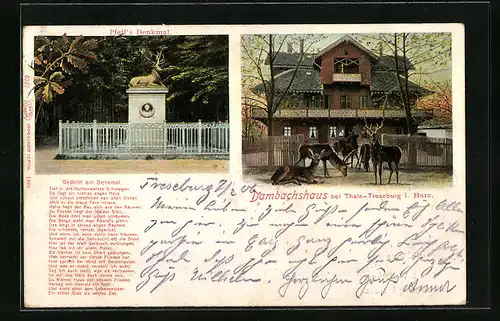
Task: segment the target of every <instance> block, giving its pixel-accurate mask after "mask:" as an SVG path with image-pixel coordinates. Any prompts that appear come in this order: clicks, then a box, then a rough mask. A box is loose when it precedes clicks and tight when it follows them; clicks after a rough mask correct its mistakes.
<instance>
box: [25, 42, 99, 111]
mask: <svg viewBox="0 0 500 321" xmlns="http://www.w3.org/2000/svg"><path fill="white" fill-rule="evenodd" d="M35 47H36V55H35V57H34V69H35V77H34V84H35V96H36V99H37V100H38V101H43V102H45V103H50V102H52V100H53V99H54V97H55V96H56V95H62V94H63V93H64V91H65V89H66V88H67V87H68V86H69V85H70V84H71V79H68V80H64V79H65V78H67V76H68V75H71V74H72V73H74V72H75V70H79V71H84V70H86V69H87V66H88V63H89V60H92V59H96V54H95V52H94V50H96V49H97V47H98V42H97V40H96V39H87V40H84V38H83V37H74V38H70V37H68V36H66V34H64V35H62V37H60V38H48V37H37V38H36V39H35Z"/></svg>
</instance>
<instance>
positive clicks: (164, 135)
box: [163, 120, 167, 154]
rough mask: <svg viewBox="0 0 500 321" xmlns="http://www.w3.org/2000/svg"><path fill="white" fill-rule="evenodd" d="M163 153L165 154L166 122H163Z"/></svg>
mask: <svg viewBox="0 0 500 321" xmlns="http://www.w3.org/2000/svg"><path fill="white" fill-rule="evenodd" d="M163 153H164V154H166V153H167V121H166V120H164V121H163Z"/></svg>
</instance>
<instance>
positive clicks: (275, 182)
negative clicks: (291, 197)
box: [272, 167, 290, 185]
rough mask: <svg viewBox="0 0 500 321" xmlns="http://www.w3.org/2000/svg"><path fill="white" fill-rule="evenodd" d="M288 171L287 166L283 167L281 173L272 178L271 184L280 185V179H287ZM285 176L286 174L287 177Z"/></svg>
mask: <svg viewBox="0 0 500 321" xmlns="http://www.w3.org/2000/svg"><path fill="white" fill-rule="evenodd" d="M289 173H290V170H289V169H288V167H285V168H284V169H283V173H281V174H280V175H279V176H278V177H276V178H275V179H274V181H273V183H272V184H273V185H281V184H280V182H282V181H285V182H286V181H287V180H289V177H290V176H289ZM287 176H288V178H287ZM285 184H286V183H285Z"/></svg>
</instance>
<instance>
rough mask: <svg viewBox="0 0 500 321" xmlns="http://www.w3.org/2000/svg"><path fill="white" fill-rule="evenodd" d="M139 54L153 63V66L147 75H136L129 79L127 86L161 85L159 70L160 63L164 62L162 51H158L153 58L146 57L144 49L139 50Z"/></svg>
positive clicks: (160, 68)
mask: <svg viewBox="0 0 500 321" xmlns="http://www.w3.org/2000/svg"><path fill="white" fill-rule="evenodd" d="M141 54H142V55H143V56H144V57H145V58H146V59H147V60H149V61H150V62H151V64H152V65H153V68H152V70H151V73H150V74H149V75H145V76H138V77H134V78H132V79H131V80H130V82H129V84H128V85H129V86H130V87H157V86H163V84H162V82H161V76H160V73H159V71H161V70H162V67H161V66H162V65H163V64H164V63H165V57H164V56H163V53H162V52H161V51H159V52H158V53H157V54H156V56H155V57H154V60H153V59H152V58H150V57H148V56H147V55H146V53H145V50H144V49H143V50H141Z"/></svg>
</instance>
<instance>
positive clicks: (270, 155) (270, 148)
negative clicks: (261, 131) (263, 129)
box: [267, 115, 274, 170]
mask: <svg viewBox="0 0 500 321" xmlns="http://www.w3.org/2000/svg"><path fill="white" fill-rule="evenodd" d="M267 167H268V168H269V170H272V169H273V168H274V144H273V117H272V115H271V116H270V117H268V123H267Z"/></svg>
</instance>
